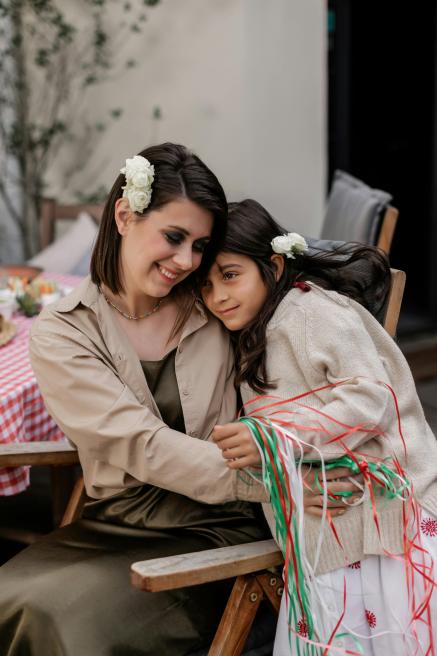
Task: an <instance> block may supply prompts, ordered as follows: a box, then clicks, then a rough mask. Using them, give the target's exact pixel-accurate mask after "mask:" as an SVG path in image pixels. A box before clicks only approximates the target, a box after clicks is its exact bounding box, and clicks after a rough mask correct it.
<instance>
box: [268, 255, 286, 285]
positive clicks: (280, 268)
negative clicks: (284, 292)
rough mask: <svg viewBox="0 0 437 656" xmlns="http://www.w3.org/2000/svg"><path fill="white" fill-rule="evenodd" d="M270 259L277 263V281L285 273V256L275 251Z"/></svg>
mask: <svg viewBox="0 0 437 656" xmlns="http://www.w3.org/2000/svg"><path fill="white" fill-rule="evenodd" d="M270 260H271V261H272V262H273V264H274V265H275V269H276V271H275V280H276V282H278V281H279V280H280V279H281V277H282V274H283V273H284V267H285V261H284V258H283V256H282V255H279V253H275V254H274V255H272V257H271V258H270Z"/></svg>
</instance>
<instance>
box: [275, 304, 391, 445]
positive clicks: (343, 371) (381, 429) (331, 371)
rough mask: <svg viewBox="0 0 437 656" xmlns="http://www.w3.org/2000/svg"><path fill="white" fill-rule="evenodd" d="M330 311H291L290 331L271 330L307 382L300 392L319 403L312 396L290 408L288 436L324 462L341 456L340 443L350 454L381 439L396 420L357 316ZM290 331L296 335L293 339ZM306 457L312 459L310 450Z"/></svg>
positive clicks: (285, 327) (348, 310)
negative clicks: (307, 446) (309, 447)
mask: <svg viewBox="0 0 437 656" xmlns="http://www.w3.org/2000/svg"><path fill="white" fill-rule="evenodd" d="M324 310H326V308H324ZM330 310H331V311H330V312H326V311H323V309H321V310H320V311H318V310H317V309H315V308H309V309H308V310H307V309H303V308H295V317H294V321H293V322H291V325H292V326H293V327H292V328H291V326H290V325H289V324H288V323H287V322H284V321H283V322H282V323H281V324H280V326H278V328H277V330H278V331H279V339H280V341H281V342H282V346H283V347H284V348H285V349H287V350H288V352H289V354H290V357H292V358H293V361H294V362H296V365H297V367H298V370H299V375H300V378H301V380H302V379H304V380H306V381H307V384H308V387H307V389H306V390H303V391H304V392H305V391H306V392H310V391H311V390H314V389H316V390H317V389H318V390H319V391H316V392H313V394H315V395H317V396H318V398H319V399H320V398H321V399H323V405H322V407H320V403H314V402H312V394H310V395H308V396H307V397H305V396H303V397H302V398H300V399H299V400H298V401H297V402H296V403H295V404H293V410H294V411H295V414H294V415H293V418H292V421H293V424H294V431H295V432H296V433H297V434H298V437H299V438H301V439H302V440H304V441H305V442H306V443H308V444H310V445H314V446H316V447H317V448H318V449H320V450H321V451H322V453H323V454H324V455H325V456H330V457H338V456H341V455H344V453H345V450H344V448H343V447H342V446H341V444H340V442H342V443H343V444H344V445H346V446H347V447H348V448H349V449H350V450H351V451H354V450H356V449H358V447H360V446H361V445H363V444H364V443H365V442H367V441H368V440H370V439H373V438H375V437H377V436H381V439H385V437H386V436H387V432H388V431H390V429H392V428H393V426H395V425H396V423H395V422H396V417H397V415H396V405H395V402H394V398H393V394H392V392H391V389H390V381H389V379H388V376H387V372H386V370H385V367H384V364H383V362H382V360H381V358H380V356H379V354H378V352H377V349H376V346H375V343H374V341H373V339H372V337H371V335H370V334H369V332H368V331H367V329H366V327H365V326H364V325H363V322H362V320H361V317H360V315H359V314H358V313H357V312H356V311H355V310H354V309H353V307H351V306H349V305H348V306H340V305H338V306H335V305H334V304H332V307H330ZM293 330H294V331H300V337H299V338H298V339H295V338H294V336H293V334H292V331H293ZM387 339H390V338H389V337H388V336H387ZM273 373H274V372H273ZM291 382H292V381H291V380H290V383H291ZM325 386H326V388H325V389H322V390H321V389H320V388H321V387H325ZM329 386H331V387H329ZM282 391H283V389H282ZM282 396H283V394H282ZM342 435H343V437H340V436H342ZM338 438H340V439H338ZM311 455H312V456H313V455H314V457H315V458H316V457H317V455H316V452H315V451H314V450H312V451H311Z"/></svg>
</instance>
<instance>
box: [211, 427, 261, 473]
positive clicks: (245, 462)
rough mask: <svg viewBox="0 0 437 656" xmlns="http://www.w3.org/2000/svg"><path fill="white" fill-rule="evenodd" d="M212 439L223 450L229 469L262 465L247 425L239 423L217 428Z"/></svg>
mask: <svg viewBox="0 0 437 656" xmlns="http://www.w3.org/2000/svg"><path fill="white" fill-rule="evenodd" d="M212 439H213V440H214V442H215V443H216V444H217V446H218V447H219V449H221V451H222V456H223V458H224V459H225V460H226V461H227V465H228V467H229V469H243V468H244V467H259V466H260V465H261V456H260V454H259V451H258V448H257V446H256V444H255V442H254V440H253V437H252V434H251V432H250V430H249V429H248V427H247V426H246V424H243V423H242V422H238V421H237V422H233V423H231V424H225V425H224V426H215V427H214V430H213V432H212Z"/></svg>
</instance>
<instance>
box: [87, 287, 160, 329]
mask: <svg viewBox="0 0 437 656" xmlns="http://www.w3.org/2000/svg"><path fill="white" fill-rule="evenodd" d="M99 291H100V293H101V294H102V295H103V298H104V299H105V301H106V302H107V303H108V305H110V306H111V307H113V308H114V310H117V312H119V313H120V314H121V316H122V317H124V318H125V319H129V320H130V321H138V320H139V319H145V318H146V317H150V315H151V314H154V313H155V312H156V311H157V310H159V308H160V307H161V303H162V302H163V301H164V300H165V299H163V298H160V299H159V301H158V302H157V303H156V305H155V306H154V307H153V308H152V309H151V310H149V312H145V313H144V314H140V315H139V316H138V317H135V316H134V315H133V314H127V312H123V310H120V308H118V307H117V306H116V305H114V303H113V302H112V301H110V300H109V298H108V297H107V296H106V294H105V293H104V292H103V291H102V290H101V289H100V287H99Z"/></svg>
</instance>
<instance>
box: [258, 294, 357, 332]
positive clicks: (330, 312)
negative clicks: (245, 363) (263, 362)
mask: <svg viewBox="0 0 437 656" xmlns="http://www.w3.org/2000/svg"><path fill="white" fill-rule="evenodd" d="M306 285H307V287H306V288H305V287H303V288H302V287H300V286H299V287H293V288H292V289H290V291H289V292H288V293H287V294H286V295H285V296H284V298H283V299H282V301H281V302H280V303H279V305H278V307H277V308H276V310H275V312H274V314H273V316H272V318H271V319H270V321H269V324H268V328H269V330H271V329H272V328H276V327H278V326H279V325H281V324H282V323H284V322H286V323H287V325H290V322H292V323H295V322H299V321H302V319H304V318H305V316H314V317H316V318H317V317H320V316H323V317H333V318H339V317H341V316H343V315H344V314H347V313H348V311H349V310H350V309H351V308H352V301H351V299H350V298H348V297H347V296H344V295H342V294H339V293H338V292H335V291H333V290H330V289H323V288H322V287H319V285H316V284H315V283H312V282H311V283H306Z"/></svg>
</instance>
